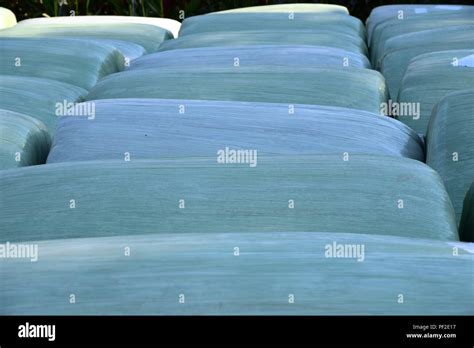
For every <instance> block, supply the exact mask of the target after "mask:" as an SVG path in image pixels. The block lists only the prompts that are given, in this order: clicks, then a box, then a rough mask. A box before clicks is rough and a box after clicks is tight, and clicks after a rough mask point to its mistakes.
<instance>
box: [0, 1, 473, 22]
mask: <svg viewBox="0 0 474 348" xmlns="http://www.w3.org/2000/svg"><path fill="white" fill-rule="evenodd" d="M281 3H330V4H337V5H342V6H346V7H347V8H348V9H349V11H350V12H351V15H353V16H355V17H358V18H360V19H362V20H365V19H366V18H367V16H368V15H369V13H370V11H371V10H372V9H373V8H374V7H377V6H382V5H389V4H416V3H419V4H423V3H427V1H424V0H388V1H386V0H375V1H373V0H319V1H317V0H286V1H285V0H0V6H2V7H6V8H9V9H10V10H12V11H13V12H14V13H15V15H16V17H17V19H18V20H22V19H26V18H35V17H41V16H51V17H52V16H68V15H70V14H71V12H70V11H74V14H75V15H122V16H132V15H135V16H148V17H167V18H173V19H177V20H182V18H180V11H184V13H185V16H186V17H191V16H194V15H199V14H204V13H208V12H213V11H221V10H227V9H232V8H238V7H247V6H255V5H271V4H281ZM429 3H432V4H444V3H450V4H470V0H454V1H446V0H432V1H429ZM59 4H61V6H60V5H59Z"/></svg>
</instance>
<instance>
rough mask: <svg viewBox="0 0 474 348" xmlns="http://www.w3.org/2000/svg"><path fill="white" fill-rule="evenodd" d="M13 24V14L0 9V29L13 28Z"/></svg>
mask: <svg viewBox="0 0 474 348" xmlns="http://www.w3.org/2000/svg"><path fill="white" fill-rule="evenodd" d="M15 24H16V17H15V14H14V13H13V12H12V11H10V10H9V9H8V8H5V7H0V29H5V28H9V27H13V26H14V25H15Z"/></svg>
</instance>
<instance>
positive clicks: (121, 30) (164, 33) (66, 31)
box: [0, 21, 173, 53]
mask: <svg viewBox="0 0 474 348" xmlns="http://www.w3.org/2000/svg"><path fill="white" fill-rule="evenodd" d="M0 37H32V38H33V37H48V38H49V37H66V38H82V39H88V40H97V42H99V43H100V42H101V41H102V40H106V41H105V42H107V41H108V42H109V43H110V40H115V41H124V42H123V43H122V47H127V49H130V50H132V51H134V50H133V49H132V48H131V46H127V45H126V43H131V44H133V47H136V46H137V45H140V46H142V47H143V48H144V49H145V51H146V52H147V53H150V52H155V51H156V50H157V49H158V47H159V46H160V44H161V43H162V42H163V41H165V40H168V39H171V38H173V34H171V32H169V31H168V30H166V29H163V28H159V27H157V26H155V25H149V24H140V23H114V22H110V23H97V24H91V23H88V22H67V23H54V22H52V23H48V22H47V21H44V22H38V23H32V24H28V25H18V26H15V27H13V28H10V29H6V30H2V31H1V32H0Z"/></svg>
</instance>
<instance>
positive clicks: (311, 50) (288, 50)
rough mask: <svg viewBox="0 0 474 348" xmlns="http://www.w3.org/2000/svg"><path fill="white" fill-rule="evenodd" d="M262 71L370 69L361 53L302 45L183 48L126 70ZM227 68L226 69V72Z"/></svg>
mask: <svg viewBox="0 0 474 348" xmlns="http://www.w3.org/2000/svg"><path fill="white" fill-rule="evenodd" d="M236 65H238V67H239V68H240V69H246V70H247V71H248V70H250V69H254V70H258V71H260V70H262V69H265V68H268V67H269V66H274V67H298V68H301V67H305V68H315V67H318V68H320V67H339V68H346V67H353V68H370V62H369V60H368V59H367V57H366V56H365V55H364V54H362V53H357V52H348V51H346V50H343V49H340V48H332V47H324V46H304V45H250V46H227V47H200V48H183V49H180V50H170V51H163V52H155V53H151V54H147V55H145V56H144V57H141V58H139V59H136V60H134V61H132V62H130V69H149V68H161V69H166V70H169V69H171V68H174V69H179V70H180V71H199V70H201V69H204V70H209V69H210V68H214V69H215V70H224V69H227V70H235V68H236ZM229 68H230V69H229Z"/></svg>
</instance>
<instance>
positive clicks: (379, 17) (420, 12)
mask: <svg viewBox="0 0 474 348" xmlns="http://www.w3.org/2000/svg"><path fill="white" fill-rule="evenodd" d="M456 13H457V14H462V13H466V14H474V7H472V6H463V5H426V4H416V5H415V4H411V5H410V4H401V5H385V6H378V7H376V8H374V9H373V10H372V12H370V16H369V17H368V18H367V21H366V26H367V35H368V39H369V42H370V40H371V39H372V35H373V32H374V31H376V30H377V29H378V26H381V25H383V24H384V23H385V22H387V21H390V20H394V19H402V18H403V19H404V20H406V19H413V20H423V19H424V18H425V17H426V16H430V15H434V14H436V15H451V14H456Z"/></svg>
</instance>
